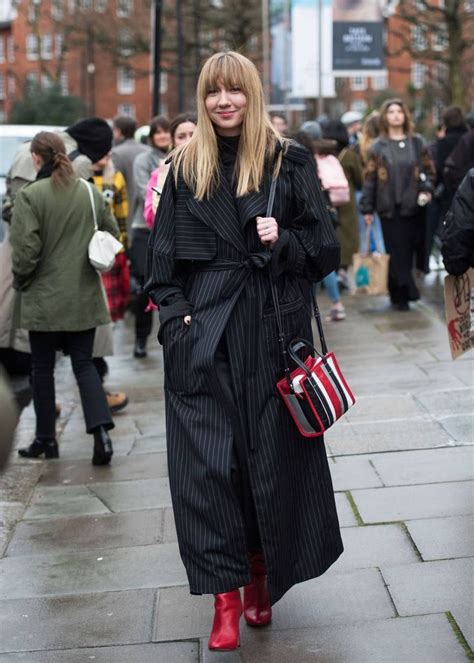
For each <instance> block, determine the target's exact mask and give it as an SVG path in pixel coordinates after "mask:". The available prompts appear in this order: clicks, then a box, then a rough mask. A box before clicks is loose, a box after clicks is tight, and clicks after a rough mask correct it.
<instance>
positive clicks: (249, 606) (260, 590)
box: [244, 553, 272, 626]
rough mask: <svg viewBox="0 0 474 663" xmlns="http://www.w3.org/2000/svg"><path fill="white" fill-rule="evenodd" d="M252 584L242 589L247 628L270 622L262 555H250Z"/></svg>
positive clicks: (270, 616) (270, 610)
mask: <svg viewBox="0 0 474 663" xmlns="http://www.w3.org/2000/svg"><path fill="white" fill-rule="evenodd" d="M249 560H250V575H251V576H252V582H251V583H250V585H246V586H245V587H244V617H245V621H246V622H247V624H248V625H249V626H266V625H267V624H269V623H270V622H271V621H272V606H271V605H270V595H269V593H268V587H267V571H266V568H265V560H264V558H263V555H262V553H250V555H249Z"/></svg>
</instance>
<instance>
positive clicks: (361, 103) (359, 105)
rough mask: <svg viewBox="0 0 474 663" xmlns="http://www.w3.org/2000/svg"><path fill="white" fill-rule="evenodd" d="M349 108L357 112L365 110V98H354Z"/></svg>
mask: <svg viewBox="0 0 474 663" xmlns="http://www.w3.org/2000/svg"><path fill="white" fill-rule="evenodd" d="M351 110H354V111H357V112H358V113H365V111H366V110H367V102H366V100H365V99H354V100H353V101H352V102H351Z"/></svg>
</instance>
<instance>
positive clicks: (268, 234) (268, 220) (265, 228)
mask: <svg viewBox="0 0 474 663" xmlns="http://www.w3.org/2000/svg"><path fill="white" fill-rule="evenodd" d="M257 233H258V236H259V238H260V241H261V242H262V244H264V245H265V246H268V247H269V248H270V249H272V248H273V247H274V246H275V244H276V243H277V241H278V223H277V222H276V219H274V218H273V217H271V216H268V217H265V216H257Z"/></svg>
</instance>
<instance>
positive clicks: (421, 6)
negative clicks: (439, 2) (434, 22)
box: [415, 0, 427, 12]
mask: <svg viewBox="0 0 474 663" xmlns="http://www.w3.org/2000/svg"><path fill="white" fill-rule="evenodd" d="M415 9H416V11H417V12H424V11H426V9H427V7H426V4H425V3H424V2H423V0H415Z"/></svg>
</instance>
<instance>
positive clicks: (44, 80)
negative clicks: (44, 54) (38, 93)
mask: <svg viewBox="0 0 474 663" xmlns="http://www.w3.org/2000/svg"><path fill="white" fill-rule="evenodd" d="M53 85H54V81H53V79H52V78H51V76H50V75H49V74H41V87H42V89H43V90H49V88H51V87H53Z"/></svg>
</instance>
